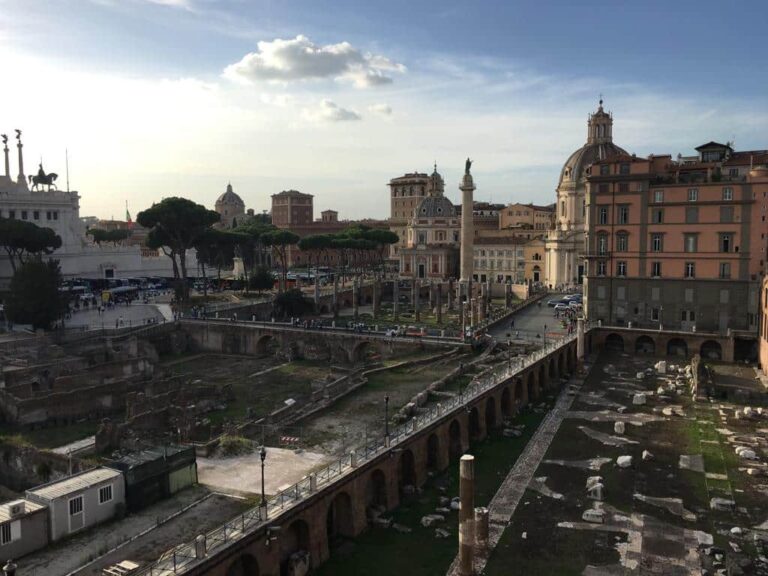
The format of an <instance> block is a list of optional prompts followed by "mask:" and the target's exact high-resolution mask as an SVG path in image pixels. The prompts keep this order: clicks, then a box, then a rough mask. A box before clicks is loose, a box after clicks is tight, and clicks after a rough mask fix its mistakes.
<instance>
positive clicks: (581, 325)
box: [576, 317, 586, 367]
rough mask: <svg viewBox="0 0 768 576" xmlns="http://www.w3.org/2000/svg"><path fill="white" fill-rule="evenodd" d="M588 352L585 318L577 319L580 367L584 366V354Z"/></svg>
mask: <svg viewBox="0 0 768 576" xmlns="http://www.w3.org/2000/svg"><path fill="white" fill-rule="evenodd" d="M585 352H586V350H585V347H584V318H582V317H579V318H577V319H576V362H577V363H578V365H579V367H581V366H582V365H583V364H584V353H585Z"/></svg>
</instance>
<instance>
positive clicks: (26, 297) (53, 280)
mask: <svg viewBox="0 0 768 576" xmlns="http://www.w3.org/2000/svg"><path fill="white" fill-rule="evenodd" d="M60 286H61V271H60V270H59V263H58V262H57V261H55V260H47V261H44V260H43V259H42V258H33V259H32V260H29V261H28V262H25V263H24V264H22V265H21V266H20V267H19V269H18V270H16V272H15V273H14V275H13V278H12V279H11V285H10V289H9V294H8V297H7V298H6V301H5V314H6V316H7V317H8V319H9V320H10V321H11V322H16V323H18V324H32V327H33V328H35V329H38V328H43V329H46V330H47V329H49V328H50V327H51V325H52V324H53V323H54V322H55V321H56V320H58V319H59V318H61V316H62V314H63V313H64V312H65V311H66V309H67V301H66V298H65V297H64V295H63V294H62V293H61V292H60V291H59V288H60Z"/></svg>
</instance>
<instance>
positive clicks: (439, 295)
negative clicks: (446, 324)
mask: <svg viewBox="0 0 768 576" xmlns="http://www.w3.org/2000/svg"><path fill="white" fill-rule="evenodd" d="M435 296H436V300H437V306H436V307H435V309H436V310H437V323H438V324H442V323H443V285H442V284H438V285H437V294H436V295H435Z"/></svg>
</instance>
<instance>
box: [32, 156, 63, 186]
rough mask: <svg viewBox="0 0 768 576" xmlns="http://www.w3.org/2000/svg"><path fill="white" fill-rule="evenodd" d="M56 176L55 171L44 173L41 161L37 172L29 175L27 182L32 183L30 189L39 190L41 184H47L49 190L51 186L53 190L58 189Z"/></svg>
mask: <svg viewBox="0 0 768 576" xmlns="http://www.w3.org/2000/svg"><path fill="white" fill-rule="evenodd" d="M58 177H59V175H58V174H56V173H55V172H51V173H50V174H46V173H45V170H43V163H42V162H41V163H40V168H39V169H38V171H37V174H35V175H34V176H30V177H29V183H30V184H32V190H39V189H40V187H41V186H48V191H49V192H50V191H51V187H53V189H54V190H58V188H56V178H58Z"/></svg>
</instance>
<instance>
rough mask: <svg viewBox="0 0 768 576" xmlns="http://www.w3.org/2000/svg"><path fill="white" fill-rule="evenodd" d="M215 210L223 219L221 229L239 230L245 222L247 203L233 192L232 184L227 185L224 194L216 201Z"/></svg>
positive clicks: (220, 221) (220, 223) (220, 224)
mask: <svg viewBox="0 0 768 576" xmlns="http://www.w3.org/2000/svg"><path fill="white" fill-rule="evenodd" d="M214 209H215V210H216V212H218V213H219V216H220V217H221V220H219V226H220V227H221V228H237V226H238V225H240V224H242V223H243V222H244V221H245V202H243V199H242V198H240V196H238V195H237V194H236V193H235V192H234V190H232V184H227V189H226V191H225V192H224V194H222V195H221V196H219V197H218V199H217V200H216V204H215V205H214Z"/></svg>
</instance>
